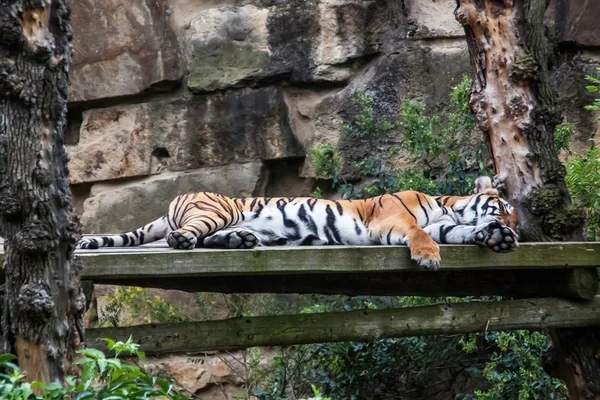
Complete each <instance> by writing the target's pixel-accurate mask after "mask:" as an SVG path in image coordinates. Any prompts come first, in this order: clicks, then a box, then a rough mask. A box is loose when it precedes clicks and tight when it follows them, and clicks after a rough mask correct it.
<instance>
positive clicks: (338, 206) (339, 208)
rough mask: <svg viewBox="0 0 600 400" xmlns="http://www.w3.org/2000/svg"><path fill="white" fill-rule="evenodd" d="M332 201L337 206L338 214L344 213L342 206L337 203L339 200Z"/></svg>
mask: <svg viewBox="0 0 600 400" xmlns="http://www.w3.org/2000/svg"><path fill="white" fill-rule="evenodd" d="M334 203H335V206H336V207H337V211H338V214H340V215H342V214H344V208H343V207H342V205H341V204H340V203H339V201H335V200H334Z"/></svg>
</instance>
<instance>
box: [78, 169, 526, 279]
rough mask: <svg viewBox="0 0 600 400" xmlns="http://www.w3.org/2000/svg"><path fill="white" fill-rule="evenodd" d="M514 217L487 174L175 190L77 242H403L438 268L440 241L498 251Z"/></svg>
mask: <svg viewBox="0 0 600 400" xmlns="http://www.w3.org/2000/svg"><path fill="white" fill-rule="evenodd" d="M518 225H519V218H518V215H517V213H516V212H515V209H514V208H513V207H512V206H511V205H510V204H509V203H508V202H507V201H506V200H504V199H502V198H501V197H500V196H499V194H498V191H497V190H496V189H494V188H492V185H491V180H490V179H489V178H488V177H480V178H478V179H477V180H476V181H475V189H474V193H473V194H472V195H470V196H429V195H426V194H424V193H421V192H417V191H410V190H408V191H402V192H397V193H392V194H384V195H381V196H376V197H371V198H367V199H360V200H327V199H318V198H312V197H249V198H231V197H228V196H225V195H222V194H218V193H211V192H200V193H194V194H185V195H181V196H178V197H176V198H175V199H174V200H173V201H172V202H171V204H170V206H169V211H168V214H167V215H165V216H162V217H160V218H158V219H157V220H155V221H152V222H150V223H149V224H147V225H145V226H143V227H141V228H139V229H136V230H135V231H131V232H127V233H123V234H120V235H111V236H96V237H87V238H84V239H82V240H81V241H80V243H79V247H80V248H82V249H98V248H99V247H126V246H139V245H142V244H146V243H151V242H154V241H157V240H160V239H163V238H166V241H167V243H168V245H169V246H170V247H171V248H173V249H184V250H189V249H193V248H194V247H204V248H218V249H252V248H254V247H256V246H306V245H309V246H310V245H312V246H315V245H361V246H362V245H407V246H408V248H409V250H410V256H411V259H412V260H414V261H415V262H416V263H417V265H420V266H422V267H424V268H425V269H428V270H437V269H439V268H440V262H441V258H440V253H439V244H446V243H448V244H476V245H479V246H483V247H487V248H489V249H491V250H493V251H495V252H498V253H505V252H509V251H512V250H515V249H516V248H517V247H518V234H517V231H518Z"/></svg>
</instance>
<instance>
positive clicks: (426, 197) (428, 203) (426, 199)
mask: <svg viewBox="0 0 600 400" xmlns="http://www.w3.org/2000/svg"><path fill="white" fill-rule="evenodd" d="M423 197H425V201H427V207H429V209H430V210H433V207H431V203H430V202H429V196H426V195H424V196H423Z"/></svg>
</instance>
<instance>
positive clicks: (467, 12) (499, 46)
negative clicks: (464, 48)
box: [455, 0, 585, 241]
mask: <svg viewBox="0 0 600 400" xmlns="http://www.w3.org/2000/svg"><path fill="white" fill-rule="evenodd" d="M457 4H458V8H457V9H456V11H455V16H456V19H457V20H458V21H459V22H460V23H461V24H462V25H463V26H464V28H465V33H466V37H467V45H468V47H469V53H470V56H471V68H472V71H473V85H472V88H471V101H470V105H471V108H472V110H473V112H474V113H475V116H476V119H477V123H478V125H479V127H480V128H481V130H482V131H484V132H486V133H487V135H488V137H489V143H490V147H491V153H492V154H493V158H494V167H495V170H496V176H495V177H494V183H495V185H496V187H497V188H498V189H499V190H500V191H501V192H502V193H503V194H504V195H505V196H506V198H507V200H509V202H510V203H511V204H512V205H513V206H515V208H516V210H517V212H518V215H519V218H520V221H521V232H520V233H521V236H522V239H524V240H525V241H550V240H582V239H583V236H582V235H583V233H582V226H583V222H584V218H585V215H584V213H583V210H581V209H580V208H576V207H574V206H572V205H571V200H570V197H569V193H568V191H567V189H566V185H565V180H564V176H565V169H564V166H563V165H562V164H561V163H560V161H559V159H558V153H557V150H556V146H555V144H554V135H553V134H554V127H555V126H556V124H557V123H558V122H559V121H560V120H559V118H558V117H559V114H558V113H557V109H556V107H555V104H554V100H553V95H552V92H551V90H550V87H549V85H548V74H547V59H548V56H549V48H550V47H549V44H548V41H547V40H546V38H545V36H544V29H545V28H544V23H543V18H544V10H545V7H546V1H545V0H520V1H519V0H514V1H511V0H502V1H493V0H457Z"/></svg>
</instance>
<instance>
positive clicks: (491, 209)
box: [474, 176, 519, 232]
mask: <svg viewBox="0 0 600 400" xmlns="http://www.w3.org/2000/svg"><path fill="white" fill-rule="evenodd" d="M474 193H475V195H478V194H483V195H486V196H489V197H488V199H486V200H485V201H484V202H483V203H482V204H481V207H479V211H480V213H481V214H480V215H482V216H486V215H490V216H494V217H496V218H497V219H499V220H500V221H502V222H503V223H504V224H505V225H507V226H508V227H509V228H511V229H512V230H514V231H515V232H518V229H519V216H518V214H517V211H516V210H515V208H514V207H513V206H511V205H510V204H509V203H508V202H507V201H506V200H504V199H503V198H501V197H500V193H499V192H498V190H497V189H496V188H494V187H493V186H492V180H491V179H490V178H489V177H488V176H480V177H478V178H477V179H476V180H475V189H474Z"/></svg>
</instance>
